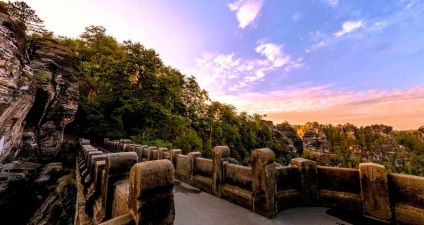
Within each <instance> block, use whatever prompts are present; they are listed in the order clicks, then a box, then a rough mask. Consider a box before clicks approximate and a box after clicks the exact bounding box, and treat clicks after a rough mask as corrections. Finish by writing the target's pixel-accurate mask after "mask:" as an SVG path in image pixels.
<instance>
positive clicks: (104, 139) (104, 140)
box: [103, 138, 110, 147]
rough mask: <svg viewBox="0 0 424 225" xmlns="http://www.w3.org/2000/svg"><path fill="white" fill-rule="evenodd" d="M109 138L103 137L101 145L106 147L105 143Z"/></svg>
mask: <svg viewBox="0 0 424 225" xmlns="http://www.w3.org/2000/svg"><path fill="white" fill-rule="evenodd" d="M109 140H110V139H109V138H103V147H106V143H107V142H108V141H109Z"/></svg>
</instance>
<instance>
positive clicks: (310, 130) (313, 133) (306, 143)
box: [300, 122, 330, 152]
mask: <svg viewBox="0 0 424 225" xmlns="http://www.w3.org/2000/svg"><path fill="white" fill-rule="evenodd" d="M300 129H301V131H302V132H301V133H302V134H301V135H300V136H301V137H302V140H303V148H305V149H309V150H312V151H319V152H329V151H330V147H329V146H328V142H327V136H326V135H325V133H324V131H323V130H322V129H321V128H319V125H318V123H316V122H314V123H309V122H308V123H306V124H305V125H303V126H302V127H301V128H300Z"/></svg>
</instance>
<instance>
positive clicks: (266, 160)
mask: <svg viewBox="0 0 424 225" xmlns="http://www.w3.org/2000/svg"><path fill="white" fill-rule="evenodd" d="M80 144H81V149H82V150H81V154H80V157H79V160H78V163H79V166H80V171H83V172H82V173H81V178H83V176H84V182H82V183H84V185H86V186H85V187H84V188H86V190H85V189H84V193H85V194H86V197H87V200H86V205H85V207H86V208H85V212H86V214H87V215H88V216H90V217H92V221H93V223H94V224H99V223H101V224H130V223H134V222H135V223H136V224H142V223H143V224H144V222H145V221H143V220H148V221H151V223H152V224H172V223H173V219H174V216H175V209H174V202H173V194H172V187H173V179H174V176H175V178H176V179H178V180H181V181H182V182H185V183H188V184H190V185H192V186H194V187H197V188H199V189H200V190H202V191H204V192H207V193H210V194H212V195H215V196H217V197H219V198H224V199H226V200H228V201H231V202H233V203H235V204H239V205H241V206H243V207H245V208H248V209H250V210H252V211H254V212H256V213H258V214H260V215H263V216H265V217H268V218H271V217H273V216H274V215H276V214H277V213H278V212H279V211H281V210H284V209H287V208H292V207H299V206H323V207H329V208H339V209H346V210H351V211H353V212H358V213H362V214H364V215H366V216H368V217H373V218H376V219H379V220H384V221H388V222H398V223H408V224H422V221H424V195H423V193H424V178H423V177H416V176H410V175H403V174H387V172H386V170H385V168H384V167H383V166H381V165H378V164H375V163H362V164H360V166H359V169H347V168H335V167H324V166H317V165H316V163H315V162H314V161H311V160H307V159H303V158H295V159H292V161H291V166H281V165H279V164H277V163H275V162H274V161H275V155H274V153H273V152H272V151H271V150H270V149H267V148H264V149H256V150H255V151H253V153H252V156H251V164H252V166H251V167H246V166H241V165H236V164H232V163H230V150H229V148H228V147H227V146H216V147H215V148H214V149H213V151H212V159H206V158H202V155H201V153H200V152H190V153H188V154H187V155H183V154H182V151H181V150H180V149H172V150H168V149H167V148H161V147H159V148H158V147H156V146H150V147H149V146H146V145H136V144H131V143H130V142H129V140H125V139H123V140H119V141H111V140H109V139H105V140H104V144H105V148H106V149H107V150H109V151H111V152H114V153H108V154H107V155H105V154H104V153H98V150H97V149H95V148H93V147H92V146H91V145H89V141H88V140H85V139H83V140H81V141H80ZM120 151H124V152H120ZM158 181H160V182H158ZM99 186H101V187H99ZM157 209H160V210H159V211H158V210H157ZM177 213H178V212H177ZM129 221H130V222H129Z"/></svg>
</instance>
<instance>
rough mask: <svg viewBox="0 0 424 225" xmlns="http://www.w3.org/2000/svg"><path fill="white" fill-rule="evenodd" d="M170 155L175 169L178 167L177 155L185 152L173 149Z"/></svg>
mask: <svg viewBox="0 0 424 225" xmlns="http://www.w3.org/2000/svg"><path fill="white" fill-rule="evenodd" d="M169 153H171V162H172V165H174V168H175V165H177V161H176V160H177V155H179V154H183V151H182V150H181V149H172V150H171V151H169Z"/></svg>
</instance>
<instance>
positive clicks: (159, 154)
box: [158, 147, 169, 159]
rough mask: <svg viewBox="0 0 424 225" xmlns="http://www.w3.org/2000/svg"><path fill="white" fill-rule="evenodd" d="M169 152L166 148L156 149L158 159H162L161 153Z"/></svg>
mask: <svg viewBox="0 0 424 225" xmlns="http://www.w3.org/2000/svg"><path fill="white" fill-rule="evenodd" d="M165 152H169V150H168V148H165V147H162V148H158V159H164V157H163V153H165Z"/></svg>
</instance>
